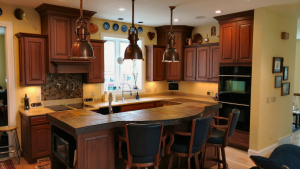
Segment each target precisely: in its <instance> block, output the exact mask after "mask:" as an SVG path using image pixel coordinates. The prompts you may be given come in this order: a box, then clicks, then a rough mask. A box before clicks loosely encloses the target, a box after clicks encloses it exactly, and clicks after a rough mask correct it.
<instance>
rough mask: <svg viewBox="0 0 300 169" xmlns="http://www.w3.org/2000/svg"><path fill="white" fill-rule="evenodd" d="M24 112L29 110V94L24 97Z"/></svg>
mask: <svg viewBox="0 0 300 169" xmlns="http://www.w3.org/2000/svg"><path fill="white" fill-rule="evenodd" d="M24 110H29V98H28V97H27V94H25V97H24Z"/></svg>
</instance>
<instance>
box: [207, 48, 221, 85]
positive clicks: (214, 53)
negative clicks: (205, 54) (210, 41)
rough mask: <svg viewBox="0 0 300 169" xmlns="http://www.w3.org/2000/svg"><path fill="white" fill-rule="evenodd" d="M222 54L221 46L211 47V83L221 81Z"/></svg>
mask: <svg viewBox="0 0 300 169" xmlns="http://www.w3.org/2000/svg"><path fill="white" fill-rule="evenodd" d="M219 58H220V52H219V46H212V47H210V57H209V60H210V64H209V65H210V71H209V79H210V81H211V82H218V81H219V74H220V72H219V71H220V64H219Z"/></svg>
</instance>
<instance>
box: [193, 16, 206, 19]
mask: <svg viewBox="0 0 300 169" xmlns="http://www.w3.org/2000/svg"><path fill="white" fill-rule="evenodd" d="M195 18H196V19H204V18H206V16H196V17H195Z"/></svg>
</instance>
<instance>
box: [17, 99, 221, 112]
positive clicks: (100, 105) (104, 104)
mask: <svg viewBox="0 0 300 169" xmlns="http://www.w3.org/2000/svg"><path fill="white" fill-rule="evenodd" d="M176 98H185V99H191V100H198V101H202V102H209V103H217V101H215V100H213V99H212V98H211V97H207V96H201V97H195V96H193V97H191V96H178V95H164V96H151V97H142V98H140V99H139V100H136V99H126V100H125V102H122V101H117V102H112V106H113V107H115V106H122V105H130V104H139V103H147V102H155V101H163V100H170V99H176ZM85 104H86V105H90V106H93V108H84V109H83V110H98V109H99V108H105V107H108V102H92V103H85ZM69 108H72V107H69ZM72 109H73V110H77V109H75V108H72ZM68 111H71V110H68ZM19 112H20V113H22V114H23V115H25V116H28V117H30V116H42V115H46V114H47V113H53V112H55V111H53V110H51V109H48V108H32V109H29V110H24V109H19Z"/></svg>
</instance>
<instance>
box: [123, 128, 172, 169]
mask: <svg viewBox="0 0 300 169" xmlns="http://www.w3.org/2000/svg"><path fill="white" fill-rule="evenodd" d="M163 128H164V125H163V124H127V125H126V126H125V132H126V138H124V137H122V135H121V133H119V158H123V159H124V162H125V163H126V169H130V168H131V167H138V169H139V168H140V167H145V168H147V167H150V166H154V168H155V169H158V166H159V162H160V159H161V157H162V156H164V152H163V150H164V148H165V145H164V142H165V139H166V138H167V135H163Z"/></svg>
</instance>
